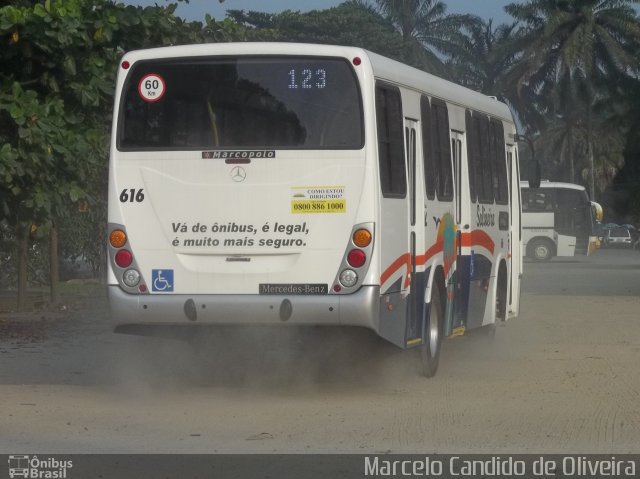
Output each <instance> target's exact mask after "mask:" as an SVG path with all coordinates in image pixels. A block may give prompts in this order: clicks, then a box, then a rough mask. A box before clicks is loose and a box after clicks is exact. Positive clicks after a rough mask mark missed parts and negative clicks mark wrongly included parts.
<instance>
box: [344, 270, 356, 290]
mask: <svg viewBox="0 0 640 479" xmlns="http://www.w3.org/2000/svg"><path fill="white" fill-rule="evenodd" d="M357 282H358V274H357V273H356V272H355V271H354V270H352V269H345V270H344V271H343V272H342V273H340V283H342V286H345V287H347V288H351V287H353V286H355V285H356V283H357Z"/></svg>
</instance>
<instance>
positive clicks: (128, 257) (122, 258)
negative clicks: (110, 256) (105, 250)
mask: <svg viewBox="0 0 640 479" xmlns="http://www.w3.org/2000/svg"><path fill="white" fill-rule="evenodd" d="M132 262H133V255H132V254H131V251H129V250H126V249H121V250H120V251H118V252H117V253H116V264H117V265H118V266H120V267H121V268H126V267H128V266H129V265H130V264H131V263H132Z"/></svg>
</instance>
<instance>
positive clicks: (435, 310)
mask: <svg viewBox="0 0 640 479" xmlns="http://www.w3.org/2000/svg"><path fill="white" fill-rule="evenodd" d="M441 296H442V295H441V294H440V289H439V288H438V287H437V286H435V287H434V289H433V294H432V295H431V304H430V305H429V308H424V311H426V310H427V309H428V316H427V317H426V318H425V323H424V324H425V338H424V344H423V345H422V347H421V348H420V358H421V359H422V374H424V375H425V376H426V377H428V378H431V377H433V376H435V374H436V371H437V370H438V363H439V362H440V346H441V345H442V330H443V328H444V309H443V307H442V297H441Z"/></svg>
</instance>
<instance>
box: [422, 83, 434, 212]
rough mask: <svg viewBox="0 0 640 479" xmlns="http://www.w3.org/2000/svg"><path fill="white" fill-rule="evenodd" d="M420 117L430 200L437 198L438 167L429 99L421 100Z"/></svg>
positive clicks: (425, 175)
mask: <svg viewBox="0 0 640 479" xmlns="http://www.w3.org/2000/svg"><path fill="white" fill-rule="evenodd" d="M420 116H421V117H422V156H423V162H424V181H425V189H426V191H427V198H428V199H430V200H433V199H435V197H436V166H435V158H434V155H433V151H432V145H433V140H432V139H431V105H430V104H429V98H427V97H426V96H424V95H423V96H422V97H421V98H420Z"/></svg>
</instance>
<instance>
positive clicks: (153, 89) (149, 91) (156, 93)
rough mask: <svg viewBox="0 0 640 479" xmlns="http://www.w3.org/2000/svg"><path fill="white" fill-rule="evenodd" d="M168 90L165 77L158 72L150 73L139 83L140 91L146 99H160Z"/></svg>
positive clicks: (141, 96) (141, 95)
mask: <svg viewBox="0 0 640 479" xmlns="http://www.w3.org/2000/svg"><path fill="white" fill-rule="evenodd" d="M165 90H166V87H165V83H164V79H163V78H162V77H161V76H160V75H158V74H157V73H149V74H147V75H145V76H143V77H142V80H140V83H138V93H139V94H140V98H142V99H143V100H144V101H152V102H153V101H158V100H159V99H160V98H162V96H163V95H164V92H165Z"/></svg>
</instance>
